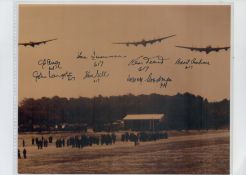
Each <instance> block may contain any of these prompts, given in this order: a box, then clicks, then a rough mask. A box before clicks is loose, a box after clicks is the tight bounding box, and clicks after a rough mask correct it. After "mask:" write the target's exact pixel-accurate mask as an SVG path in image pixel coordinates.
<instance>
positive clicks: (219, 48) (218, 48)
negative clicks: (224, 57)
mask: <svg viewBox="0 0 246 175" xmlns="http://www.w3.org/2000/svg"><path fill="white" fill-rule="evenodd" d="M213 49H214V50H216V51H217V50H218V51H219V50H228V49H230V47H215V48H213Z"/></svg>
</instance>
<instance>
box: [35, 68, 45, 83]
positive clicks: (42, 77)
mask: <svg viewBox="0 0 246 175" xmlns="http://www.w3.org/2000/svg"><path fill="white" fill-rule="evenodd" d="M32 77H33V78H35V81H36V82H37V81H38V80H40V79H44V78H47V76H45V75H43V73H42V72H38V71H34V72H33V73H32Z"/></svg>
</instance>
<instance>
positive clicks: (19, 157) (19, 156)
mask: <svg viewBox="0 0 246 175" xmlns="http://www.w3.org/2000/svg"><path fill="white" fill-rule="evenodd" d="M18 159H21V155H20V150H19V149H18Z"/></svg>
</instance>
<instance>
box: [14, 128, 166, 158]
mask: <svg viewBox="0 0 246 175" xmlns="http://www.w3.org/2000/svg"><path fill="white" fill-rule="evenodd" d="M167 138H168V134H167V133H162V132H139V133H134V132H131V133H129V132H125V133H123V134H122V135H121V139H120V138H119V139H118V140H121V141H122V142H134V145H135V146H136V145H138V143H139V142H146V141H157V140H159V139H167ZM116 140H117V136H116V134H115V133H110V134H109V133H108V134H101V135H86V134H82V135H81V136H70V137H67V138H57V139H56V141H55V146H56V148H63V147H65V146H67V147H72V148H83V147H87V146H92V145H112V144H115V143H116ZM31 143H32V145H36V146H37V148H38V149H43V148H46V147H48V145H49V144H52V143H53V137H52V136H49V137H48V138H44V137H43V136H42V137H41V138H38V137H36V138H32V141H31ZM22 146H23V148H24V149H23V158H24V159H26V158H27V150H26V142H25V140H23V141H22ZM18 158H19V159H21V154H20V150H19V149H18Z"/></svg>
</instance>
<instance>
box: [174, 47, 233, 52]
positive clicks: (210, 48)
mask: <svg viewBox="0 0 246 175" xmlns="http://www.w3.org/2000/svg"><path fill="white" fill-rule="evenodd" d="M176 47H178V48H184V49H189V50H191V51H198V52H206V54H209V53H210V52H219V51H220V50H225V51H227V50H228V49H229V48H230V47H212V46H207V47H205V48H204V47H203V48H202V47H186V46H176Z"/></svg>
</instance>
